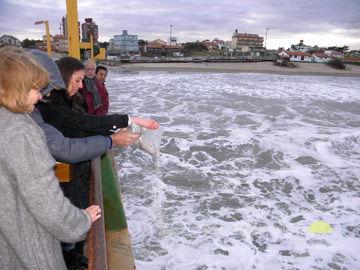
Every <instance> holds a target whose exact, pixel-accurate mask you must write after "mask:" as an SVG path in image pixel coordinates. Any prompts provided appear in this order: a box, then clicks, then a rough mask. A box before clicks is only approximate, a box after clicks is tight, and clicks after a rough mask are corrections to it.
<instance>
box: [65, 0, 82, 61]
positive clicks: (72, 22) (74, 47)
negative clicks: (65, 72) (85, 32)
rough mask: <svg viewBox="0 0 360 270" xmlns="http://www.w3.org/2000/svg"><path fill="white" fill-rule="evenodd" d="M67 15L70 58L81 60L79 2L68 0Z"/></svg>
mask: <svg viewBox="0 0 360 270" xmlns="http://www.w3.org/2000/svg"><path fill="white" fill-rule="evenodd" d="M66 13H67V25H68V39H69V56H71V57H74V58H77V59H79V60H80V40H79V25H78V12H77V0H66Z"/></svg>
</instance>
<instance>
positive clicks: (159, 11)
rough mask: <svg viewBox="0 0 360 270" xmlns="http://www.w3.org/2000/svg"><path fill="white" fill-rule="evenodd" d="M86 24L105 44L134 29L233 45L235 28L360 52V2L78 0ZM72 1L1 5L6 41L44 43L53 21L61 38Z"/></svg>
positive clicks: (2, 0) (280, 41)
mask: <svg viewBox="0 0 360 270" xmlns="http://www.w3.org/2000/svg"><path fill="white" fill-rule="evenodd" d="M77 4H78V17H79V21H80V23H83V22H84V19H85V18H93V20H94V21H95V22H96V24H97V25H98V26H99V40H100V41H109V39H110V38H112V37H113V36H114V35H117V34H122V30H124V29H126V30H128V33H129V34H134V35H138V38H139V39H144V40H148V41H152V40H154V39H163V40H165V41H167V40H168V38H169V36H170V25H172V28H171V29H172V36H175V37H177V38H178V41H179V42H188V41H197V40H199V41H203V40H205V39H209V40H213V39H214V38H219V39H222V40H225V41H230V40H231V36H232V34H233V33H234V31H235V29H238V32H240V33H244V32H246V33H250V34H258V35H260V36H263V37H264V39H265V35H266V29H267V28H269V30H268V31H267V44H266V45H267V46H266V47H267V48H268V49H277V48H278V47H285V49H287V48H289V47H290V46H291V44H298V43H299V41H300V40H301V39H302V40H304V43H305V44H306V45H310V46H314V45H318V46H320V47H321V46H325V47H327V46H343V45H347V46H350V49H360V0H299V1H295V0H217V1H214V0H152V1H149V0H127V1H120V0H96V1H95V0H78V1H77ZM65 14H66V0H0V36H2V35H3V34H8V35H13V36H15V37H17V38H18V39H20V40H23V39H25V38H29V39H41V38H42V35H44V34H45V25H34V22H35V21H40V20H48V21H49V24H50V34H53V35H54V34H59V33H60V30H59V27H60V23H61V18H62V17H63V16H64V15H65Z"/></svg>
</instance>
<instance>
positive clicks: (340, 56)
mask: <svg viewBox="0 0 360 270" xmlns="http://www.w3.org/2000/svg"><path fill="white" fill-rule="evenodd" d="M324 53H325V54H326V55H328V56H330V57H331V58H338V59H344V54H343V53H341V52H338V51H335V50H325V51H324Z"/></svg>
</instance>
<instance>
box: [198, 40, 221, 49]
mask: <svg viewBox="0 0 360 270" xmlns="http://www.w3.org/2000/svg"><path fill="white" fill-rule="evenodd" d="M201 43H202V44H204V45H205V46H206V47H207V49H208V51H209V52H213V51H214V50H217V49H218V46H217V44H216V43H215V42H209V41H203V42H201Z"/></svg>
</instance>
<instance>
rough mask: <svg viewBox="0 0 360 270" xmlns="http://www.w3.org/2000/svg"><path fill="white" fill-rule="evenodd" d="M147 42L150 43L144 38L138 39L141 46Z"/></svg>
mask: <svg viewBox="0 0 360 270" xmlns="http://www.w3.org/2000/svg"><path fill="white" fill-rule="evenodd" d="M146 44H149V42H148V41H147V40H143V39H139V40H138V45H139V46H145V45H146Z"/></svg>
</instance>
